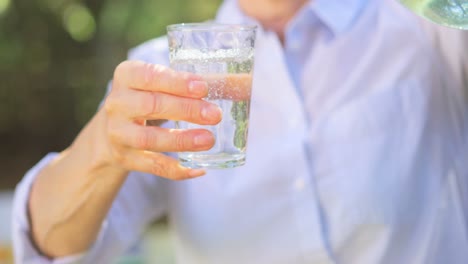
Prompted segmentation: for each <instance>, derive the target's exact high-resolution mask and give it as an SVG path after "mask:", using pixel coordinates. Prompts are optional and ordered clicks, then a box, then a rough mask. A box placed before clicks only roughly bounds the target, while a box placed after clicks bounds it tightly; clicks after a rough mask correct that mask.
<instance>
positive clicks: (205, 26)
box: [166, 22, 257, 32]
mask: <svg viewBox="0 0 468 264" xmlns="http://www.w3.org/2000/svg"><path fill="white" fill-rule="evenodd" d="M166 29H167V31H168V32H170V31H224V32H233V31H255V30H256V29H257V26H256V25H252V24H224V23H213V22H202V23H179V24H171V25H168V26H167V27H166Z"/></svg>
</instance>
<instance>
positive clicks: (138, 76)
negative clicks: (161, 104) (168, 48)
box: [114, 61, 208, 98]
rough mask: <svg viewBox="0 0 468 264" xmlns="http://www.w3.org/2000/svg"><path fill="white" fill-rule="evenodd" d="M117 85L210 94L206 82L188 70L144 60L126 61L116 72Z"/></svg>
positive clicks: (115, 80)
mask: <svg viewBox="0 0 468 264" xmlns="http://www.w3.org/2000/svg"><path fill="white" fill-rule="evenodd" d="M114 82H115V87H117V89H119V88H125V87H129V88H132V89H137V90H145V91H153V92H163V93H168V94H173V95H178V96H184V97H192V98H202V97H205V96H206V95H207V94H208V87H207V84H206V82H205V81H204V80H203V79H202V78H201V77H200V76H197V75H195V74H192V73H188V72H177V71H174V70H172V69H170V68H168V67H165V66H162V65H157V64H150V63H145V62H142V61H124V62H122V63H121V64H119V66H117V68H116V69H115V72H114Z"/></svg>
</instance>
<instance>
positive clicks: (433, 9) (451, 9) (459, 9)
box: [399, 0, 468, 30]
mask: <svg viewBox="0 0 468 264" xmlns="http://www.w3.org/2000/svg"><path fill="white" fill-rule="evenodd" d="M399 1H400V2H401V3H402V4H403V5H405V6H406V7H408V8H409V9H410V10H412V11H413V12H415V13H416V14H418V15H420V16H422V17H425V18H427V19H429V20H431V21H433V22H435V23H437V24H441V25H444V26H448V27H453V28H458V29H465V30H468V0H399Z"/></svg>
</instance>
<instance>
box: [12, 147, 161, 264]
mask: <svg viewBox="0 0 468 264" xmlns="http://www.w3.org/2000/svg"><path fill="white" fill-rule="evenodd" d="M57 155H58V154H57V153H51V154H48V155H47V156H46V157H44V158H43V159H42V160H41V161H40V162H39V163H38V164H37V165H36V166H34V167H33V168H32V169H31V170H30V171H29V172H28V173H27V174H26V175H25V177H24V178H23V180H22V181H21V182H20V183H19V184H18V186H17V187H16V191H15V196H14V201H13V219H12V221H13V223H12V227H13V230H12V234H13V245H14V256H15V261H16V262H15V263H18V264H75V263H77V264H78V263H80V264H84V263H113V262H114V261H115V260H116V258H117V257H118V256H120V255H122V254H123V253H124V252H125V251H126V250H127V249H129V248H130V247H131V246H132V245H134V244H135V243H136V242H137V241H138V239H139V237H140V236H141V234H142V233H143V231H144V229H145V228H146V226H147V225H148V224H149V223H150V222H151V221H153V220H154V219H156V218H158V217H160V216H161V215H162V214H163V213H164V212H165V208H166V192H165V189H166V188H164V187H163V186H164V185H165V180H163V179H162V178H158V177H155V176H153V175H148V174H143V173H137V172H132V173H130V175H128V177H127V180H126V182H125V183H124V185H123V186H122V188H121V190H120V191H119V194H118V195H117V197H116V199H115V200H114V203H113V204H112V207H111V209H110V211H109V213H108V215H107V217H106V219H105V221H104V222H103V223H102V227H101V230H100V232H99V235H98V238H97V239H96V241H95V242H94V244H93V245H92V247H91V248H90V249H89V250H88V251H87V252H83V253H81V254H77V255H73V256H67V257H63V258H57V259H49V258H47V257H45V256H43V255H42V254H41V253H40V252H39V251H38V250H37V249H36V248H35V247H34V245H33V243H32V240H31V235H30V223H29V219H28V199H29V193H30V188H31V185H32V183H33V182H34V180H35V178H36V176H37V175H38V173H39V172H40V171H41V169H42V168H44V167H45V166H46V165H47V164H48V163H49V162H51V161H52V160H53V159H54V158H55V157H56V156H57ZM64 177H66V176H64Z"/></svg>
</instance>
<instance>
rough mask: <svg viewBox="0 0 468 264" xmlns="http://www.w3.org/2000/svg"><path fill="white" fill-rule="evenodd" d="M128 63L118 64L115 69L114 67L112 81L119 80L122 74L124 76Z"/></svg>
mask: <svg viewBox="0 0 468 264" xmlns="http://www.w3.org/2000/svg"><path fill="white" fill-rule="evenodd" d="M129 63H130V62H129V61H123V62H121V63H119V65H117V67H115V70H114V79H117V80H118V79H119V76H121V75H122V74H125V72H126V71H127V67H128V65H129Z"/></svg>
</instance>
